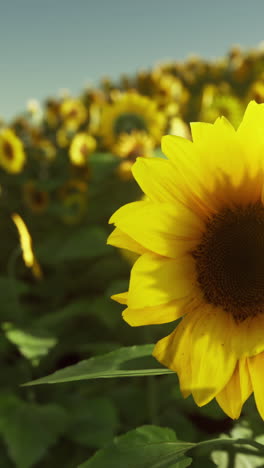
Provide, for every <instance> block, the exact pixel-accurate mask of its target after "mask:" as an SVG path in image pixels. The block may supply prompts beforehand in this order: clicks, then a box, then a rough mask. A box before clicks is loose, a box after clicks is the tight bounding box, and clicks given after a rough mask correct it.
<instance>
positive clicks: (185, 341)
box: [153, 322, 192, 398]
mask: <svg viewBox="0 0 264 468" xmlns="http://www.w3.org/2000/svg"><path fill="white" fill-rule="evenodd" d="M180 325H182V322H181V323H180ZM180 325H178V326H177V328H176V329H175V330H174V331H173V332H172V333H171V334H170V335H168V336H166V337H165V338H163V339H162V340H160V341H158V342H157V344H156V346H155V348H154V351H153V356H154V357H155V358H156V359H157V360H158V361H159V362H160V363H161V364H163V365H164V366H166V367H168V368H169V369H171V370H173V371H174V372H176V373H177V374H178V377H179V383H180V389H181V392H182V394H183V396H184V398H187V397H188V396H189V395H190V394H191V393H192V367H191V359H190V358H191V355H190V352H189V350H190V344H191V342H192V325H191V324H190V326H187V327H181V330H180V331H181V333H180V335H179V327H180Z"/></svg>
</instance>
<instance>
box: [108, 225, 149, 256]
mask: <svg viewBox="0 0 264 468" xmlns="http://www.w3.org/2000/svg"><path fill="white" fill-rule="evenodd" d="M107 244H110V245H113V246H114V247H119V248H120V249H127V250H131V251H132V252H135V253H138V254H140V255H141V254H143V253H145V252H147V249H145V248H144V247H143V246H142V245H140V244H139V243H138V242H136V241H135V240H134V239H132V238H131V237H130V236H128V235H127V234H126V233H125V232H122V231H121V230H120V229H118V228H115V229H114V231H113V232H112V233H111V234H110V236H109V237H108V239H107Z"/></svg>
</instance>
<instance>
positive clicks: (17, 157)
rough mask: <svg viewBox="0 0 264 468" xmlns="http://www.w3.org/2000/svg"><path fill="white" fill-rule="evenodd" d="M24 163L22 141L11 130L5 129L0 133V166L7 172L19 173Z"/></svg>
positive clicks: (24, 156)
mask: <svg viewBox="0 0 264 468" xmlns="http://www.w3.org/2000/svg"><path fill="white" fill-rule="evenodd" d="M25 161H26V155H25V152H24V147H23V144H22V141H21V140H20V139H19V138H18V137H17V136H16V135H15V133H14V132H13V130H11V129H10V128H5V129H3V130H2V131H1V133H0V166H1V167H3V168H4V169H5V170H6V171H7V172H10V173H17V172H21V171H22V169H23V166H24V164H25Z"/></svg>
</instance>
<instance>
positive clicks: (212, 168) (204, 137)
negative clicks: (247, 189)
mask: <svg viewBox="0 0 264 468" xmlns="http://www.w3.org/2000/svg"><path fill="white" fill-rule="evenodd" d="M191 129H192V135H193V138H194V146H195V149H196V152H197V154H198V155H199V156H198V157H199V160H200V162H201V164H202V165H205V166H206V168H207V171H208V175H209V174H210V173H211V177H210V179H209V180H207V181H206V185H207V188H209V190H214V188H215V187H214V185H215V181H221V180H225V179H226V178H229V179H230V182H232V184H233V185H235V186H238V185H239V184H240V183H241V181H242V178H243V176H244V175H245V170H246V160H245V153H244V150H243V147H242V146H241V145H240V144H239V139H238V137H237V134H236V132H235V130H234V128H233V127H232V125H231V124H230V123H229V122H228V120H227V119H225V117H219V118H218V119H217V120H216V121H215V123H214V124H213V125H212V124H206V123H202V122H195V123H192V124H191ZM212 148H213V151H212ZM230 155H232V157H230ZM208 183H209V185H208Z"/></svg>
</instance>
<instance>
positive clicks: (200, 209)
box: [161, 135, 214, 216]
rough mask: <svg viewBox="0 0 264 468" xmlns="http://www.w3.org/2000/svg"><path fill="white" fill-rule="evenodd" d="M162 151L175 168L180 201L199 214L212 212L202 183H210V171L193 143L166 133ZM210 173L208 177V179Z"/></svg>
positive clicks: (162, 141) (162, 142)
mask: <svg viewBox="0 0 264 468" xmlns="http://www.w3.org/2000/svg"><path fill="white" fill-rule="evenodd" d="M161 147H162V151H163V153H164V154H165V155H166V156H167V157H168V158H169V159H170V161H171V162H172V164H173V165H174V166H175V168H176V173H177V175H178V176H177V179H175V181H176V186H177V189H178V192H179V193H182V195H181V198H180V200H181V202H182V203H184V204H187V205H188V206H190V207H192V208H193V209H194V210H195V212H196V213H199V214H200V215H201V216H203V215H205V216H207V215H208V214H209V213H212V212H214V209H213V208H212V206H211V200H210V197H208V196H207V197H206V194H205V190H204V187H203V186H204V184H206V185H207V184H208V183H210V184H211V183H212V181H211V175H212V174H210V172H209V171H208V169H207V166H206V164H204V162H203V161H202V160H201V155H200V156H199V154H198V153H197V152H196V148H195V145H194V143H192V142H191V141H189V140H186V139H185V138H182V137H179V136H175V135H166V136H164V137H163V138H162V140H161ZM209 174H210V179H209Z"/></svg>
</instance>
